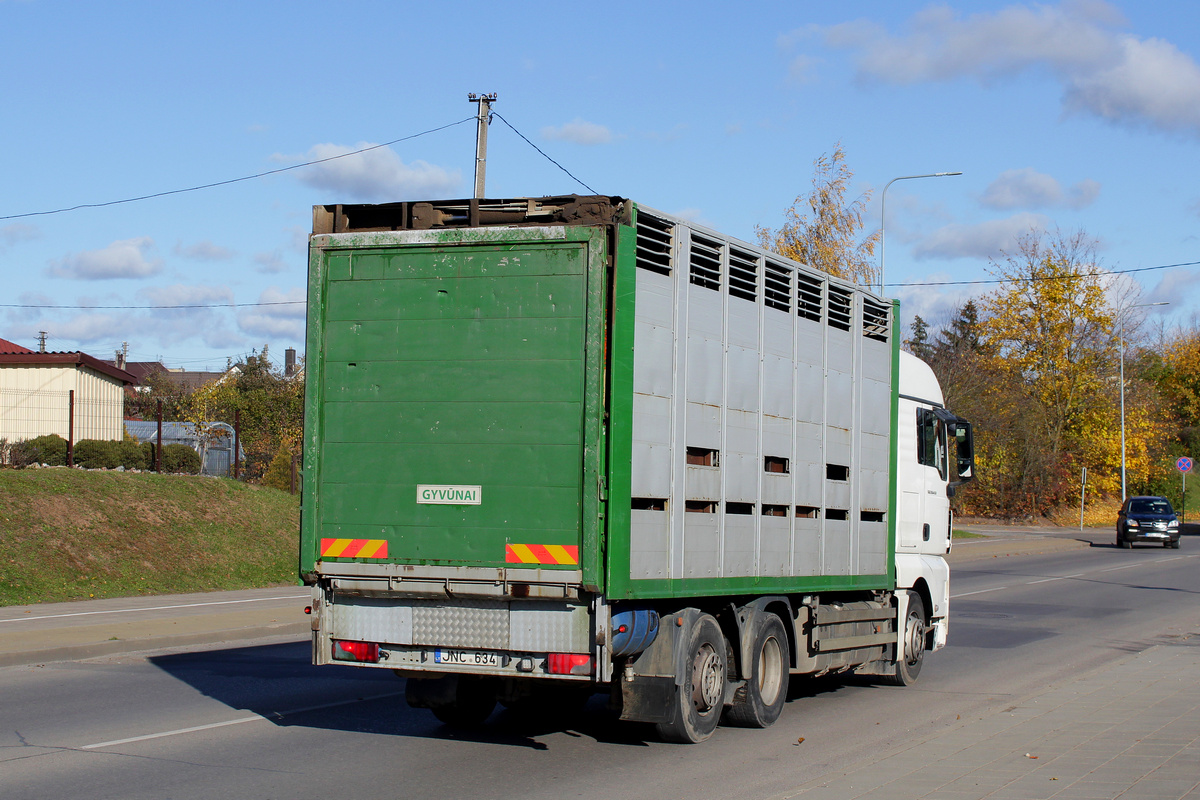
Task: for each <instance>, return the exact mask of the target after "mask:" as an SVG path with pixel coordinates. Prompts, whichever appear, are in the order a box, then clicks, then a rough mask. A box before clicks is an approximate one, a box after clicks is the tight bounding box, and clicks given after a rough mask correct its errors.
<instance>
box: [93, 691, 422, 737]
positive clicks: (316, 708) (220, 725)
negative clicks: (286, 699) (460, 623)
mask: <svg viewBox="0 0 1200 800" xmlns="http://www.w3.org/2000/svg"><path fill="white" fill-rule="evenodd" d="M402 694H404V693H403V692H388V693H387V694H377V695H372V696H370V697H356V698H354V699H353V700H339V701H338V702H336V703H323V704H321V705H317V706H306V707H304V708H293V709H292V710H291V711H276V712H274V713H272V714H271V715H270V718H271V719H282V718H283V717H287V716H290V715H292V714H304V713H307V712H309V711H321V710H322V709H326V708H337V707H338V706H349V705H354V704H355V703H365V702H368V701H371V700H383V699H385V698H388V697H399V696H400V695H402ZM266 719H268V717H267V716H264V715H262V714H253V715H251V716H249V717H238V718H237V719H229V720H225V721H224V722H211V723H209V724H208V725H195V726H193V727H191V728H179V729H177V730H173V731H163V732H161V733H147V734H146V735H144V736H130V737H129V738H128V739H113V740H112V741H111V742H98V743H96V744H85V745H84V746H83V747H81V748H79V749H80V750H99V749H100V748H102V747H116V746H117V745H119V744H130V743H131V742H146V741H150V740H151V739H163V738H166V737H168V736H179V735H180V734H184V733H196V732H197V731H209V730H212V729H213V728H224V727H227V726H229V725H241V724H242V723H243V722H259V721H265V720H266Z"/></svg>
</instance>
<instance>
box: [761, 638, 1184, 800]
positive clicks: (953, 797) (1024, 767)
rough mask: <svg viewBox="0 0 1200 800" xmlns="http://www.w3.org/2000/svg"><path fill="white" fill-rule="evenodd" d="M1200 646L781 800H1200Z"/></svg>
mask: <svg viewBox="0 0 1200 800" xmlns="http://www.w3.org/2000/svg"><path fill="white" fill-rule="evenodd" d="M1198 678H1200V637H1198V638H1196V639H1191V640H1184V641H1181V642H1180V643H1179V644H1176V645H1159V646H1157V647H1152V648H1150V649H1149V650H1146V651H1143V652H1142V653H1139V654H1137V655H1134V656H1130V657H1129V658H1127V659H1125V660H1124V661H1121V662H1119V663H1118V664H1116V665H1108V666H1105V667H1103V668H1100V669H1097V670H1095V671H1093V672H1090V673H1087V674H1085V675H1083V676H1081V677H1078V678H1073V679H1066V680H1064V681H1063V682H1061V683H1059V684H1056V685H1054V686H1051V687H1050V688H1049V689H1047V690H1046V691H1044V692H1042V693H1040V694H1036V695H1032V696H1030V697H1026V698H1023V699H1022V700H1020V701H1019V702H1018V703H1017V705H1015V706H1013V707H1011V708H1008V709H1006V710H1005V711H1003V712H1001V713H999V714H993V715H991V716H985V717H983V718H981V719H974V720H966V721H962V722H961V723H956V724H954V725H953V726H952V727H951V728H949V729H948V730H945V731H943V732H941V733H939V734H935V735H933V736H928V737H925V738H924V739H922V740H921V741H919V742H916V743H912V744H908V745H905V747H904V748H903V749H899V750H895V751H893V752H890V753H886V754H884V756H883V757H882V758H881V759H880V760H878V761H876V762H874V763H872V764H870V765H869V766H866V767H863V768H862V769H858V770H854V771H852V772H849V773H846V774H844V775H841V776H838V777H834V778H830V777H828V776H827V777H825V778H823V779H821V780H817V781H813V782H812V783H810V784H806V785H804V786H799V787H797V788H796V790H794V791H789V792H786V793H784V794H781V795H778V796H777V797H776V798H775V800H785V799H786V800H790V798H801V800H858V798H871V800H917V799H918V798H919V799H920V800H982V799H983V798H987V799H988V800H1040V798H1058V799H1059V800H1092V799H1093V798H1097V799H1098V798H1122V799H1123V800H1134V798H1146V800H1165V799H1166V798H1171V799H1172V800H1180V799H1181V798H1188V800H1198V799H1200V680H1197V679H1198Z"/></svg>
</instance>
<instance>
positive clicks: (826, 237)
mask: <svg viewBox="0 0 1200 800" xmlns="http://www.w3.org/2000/svg"><path fill="white" fill-rule="evenodd" d="M853 176H854V173H853V172H852V171H851V170H850V168H849V167H848V166H846V151H845V150H844V149H843V148H842V143H841V142H838V143H837V144H836V145H835V146H834V148H833V153H832V154H823V155H822V156H821V157H820V158H818V159H817V160H816V161H814V162H813V178H812V186H813V188H812V191H811V192H809V193H808V194H802V195H800V196H799V197H797V198H796V200H795V202H793V203H792V206H791V207H790V208H789V209H788V210H787V211H786V212H785V217H786V220H785V222H784V224H783V225H782V226H781V227H780V228H778V229H776V230H772V229H771V228H763V227H756V228H755V232H756V233H757V234H758V241H759V244H760V245H761V246H762V247H764V248H766V249H767V250H772V251H774V252H776V253H779V254H780V255H783V256H787V257H788V258H790V259H793V260H795V261H799V262H801V263H802V264H807V265H808V266H810V267H813V268H814V269H819V270H821V271H822V272H827V273H829V274H830V275H835V276H837V277H839V278H845V279H846V280H849V281H853V282H855V283H861V284H865V285H868V286H869V285H871V284H872V283H874V282H878V278H879V272H878V268H877V266H876V264H875V262H874V261H873V260H872V256H873V255H874V254H875V245H876V244H878V242H879V236H880V232H879V231H875V232H873V233H871V234H869V235H867V236H861V235H860V231H861V230H862V227H863V213H864V212H865V211H866V208H867V203H868V202H869V201H870V199H871V193H870V191H866V192H863V193H862V194H861V195H859V196H858V197H857V198H855V199H854V200H852V201H850V202H847V201H846V193H847V191H848V189H849V185H850V179H851V178H852V177H853Z"/></svg>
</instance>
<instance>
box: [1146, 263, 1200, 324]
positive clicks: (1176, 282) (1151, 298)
mask: <svg viewBox="0 0 1200 800" xmlns="http://www.w3.org/2000/svg"><path fill="white" fill-rule="evenodd" d="M1198 286H1200V272H1196V271H1194V270H1191V269H1172V270H1168V271H1167V272H1165V273H1164V274H1163V276H1162V278H1161V279H1160V280H1159V282H1158V284H1157V285H1155V287H1154V288H1153V289H1151V290H1150V291H1149V292H1147V293H1146V294H1145V296H1144V297H1142V298H1141V299H1142V302H1145V303H1162V302H1167V303H1171V304H1172V305H1175V306H1179V305H1182V304H1183V303H1184V301H1186V300H1188V299H1189V297H1190V296H1191V295H1192V294H1193V293H1194V292H1195V290H1196V287H1198ZM1170 310H1171V309H1170V308H1168V307H1164V308H1161V309H1160V308H1147V309H1145V311H1146V313H1148V314H1149V313H1159V314H1161V313H1169V312H1170Z"/></svg>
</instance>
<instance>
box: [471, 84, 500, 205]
mask: <svg viewBox="0 0 1200 800" xmlns="http://www.w3.org/2000/svg"><path fill="white" fill-rule="evenodd" d="M467 100H468V102H471V103H475V104H476V105H477V106H478V108H479V111H478V113H477V114H476V124H475V199H476V200H481V199H482V198H483V181H484V173H486V172H487V131H488V125H490V124H491V121H492V103H494V102H496V93H495V92H492V93H491V94H475V93H471V94H468V95H467Z"/></svg>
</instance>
